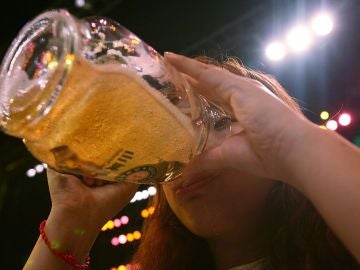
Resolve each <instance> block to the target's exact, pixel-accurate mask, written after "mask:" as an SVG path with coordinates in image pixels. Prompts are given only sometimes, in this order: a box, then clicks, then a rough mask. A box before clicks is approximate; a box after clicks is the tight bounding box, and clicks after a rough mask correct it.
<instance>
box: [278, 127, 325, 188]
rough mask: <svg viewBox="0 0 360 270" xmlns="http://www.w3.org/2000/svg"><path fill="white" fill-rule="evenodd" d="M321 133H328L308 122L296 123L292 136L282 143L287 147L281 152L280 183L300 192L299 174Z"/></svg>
mask: <svg viewBox="0 0 360 270" xmlns="http://www.w3.org/2000/svg"><path fill="white" fill-rule="evenodd" d="M323 132H328V130H324V129H321V128H320V127H319V126H317V125H316V124H314V123H312V122H310V121H300V122H298V123H297V126H296V127H295V128H294V129H293V136H292V137H289V138H288V142H287V143H284V145H287V147H286V148H284V149H282V151H281V153H282V154H281V158H280V160H281V163H282V172H283V173H282V178H281V179H280V180H281V181H283V182H285V183H286V184H289V185H291V186H294V187H295V188H297V189H299V190H302V183H301V179H299V178H301V176H300V177H299V172H301V170H302V166H303V165H304V164H305V163H306V161H307V160H308V159H309V158H311V156H312V154H311V153H312V152H313V151H314V150H315V149H316V147H317V146H318V145H319V140H321V138H322V136H323V134H322V133H323ZM315 151H317V150H315Z"/></svg>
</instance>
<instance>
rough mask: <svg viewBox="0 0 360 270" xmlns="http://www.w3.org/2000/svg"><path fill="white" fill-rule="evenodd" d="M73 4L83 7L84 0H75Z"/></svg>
mask: <svg viewBox="0 0 360 270" xmlns="http://www.w3.org/2000/svg"><path fill="white" fill-rule="evenodd" d="M75 6H77V7H84V6H85V0H75Z"/></svg>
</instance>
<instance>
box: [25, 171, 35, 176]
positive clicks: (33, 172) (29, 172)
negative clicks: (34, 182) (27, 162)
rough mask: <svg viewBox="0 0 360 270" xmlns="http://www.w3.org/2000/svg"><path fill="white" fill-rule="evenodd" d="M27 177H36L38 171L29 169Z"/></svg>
mask: <svg viewBox="0 0 360 270" xmlns="http://www.w3.org/2000/svg"><path fill="white" fill-rule="evenodd" d="M26 175H27V176H28V177H34V176H35V175H36V170H35V169H28V170H27V172H26Z"/></svg>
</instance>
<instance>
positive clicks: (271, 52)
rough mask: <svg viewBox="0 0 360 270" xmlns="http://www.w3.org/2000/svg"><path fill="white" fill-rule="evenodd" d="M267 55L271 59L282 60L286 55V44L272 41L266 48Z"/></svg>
mask: <svg viewBox="0 0 360 270" xmlns="http://www.w3.org/2000/svg"><path fill="white" fill-rule="evenodd" d="M265 55H266V57H267V58H268V59H269V60H271V61H280V60H282V59H283V58H284V56H285V55H286V49H285V46H284V45H283V44H282V43H280V42H278V41H274V42H271V43H270V44H269V45H268V46H267V47H266V49H265Z"/></svg>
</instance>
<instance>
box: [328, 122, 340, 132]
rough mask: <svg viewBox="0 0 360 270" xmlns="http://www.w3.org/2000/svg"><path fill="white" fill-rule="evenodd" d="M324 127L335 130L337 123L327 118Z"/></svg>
mask: <svg viewBox="0 0 360 270" xmlns="http://www.w3.org/2000/svg"><path fill="white" fill-rule="evenodd" d="M326 127H327V128H328V129H330V130H337V128H338V123H337V122H336V121H335V120H329V121H327V122H326Z"/></svg>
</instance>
